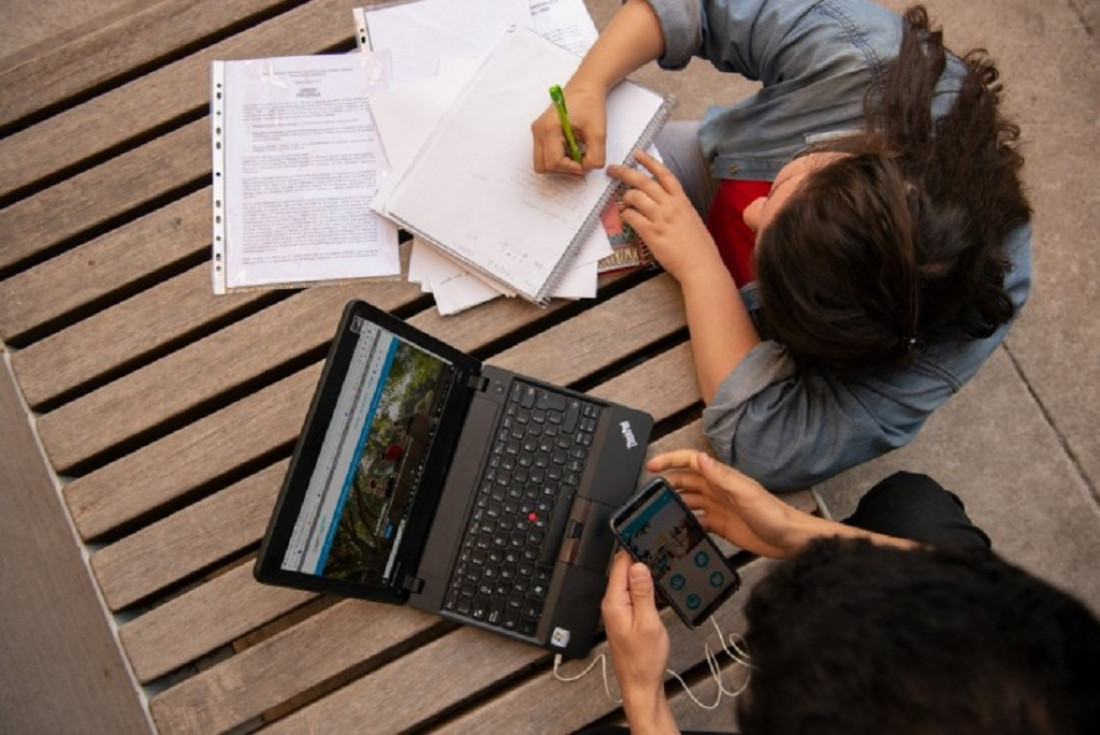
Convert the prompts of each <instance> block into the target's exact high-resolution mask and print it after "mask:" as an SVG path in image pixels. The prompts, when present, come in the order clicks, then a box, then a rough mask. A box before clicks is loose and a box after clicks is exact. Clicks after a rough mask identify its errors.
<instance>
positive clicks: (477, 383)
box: [466, 375, 489, 391]
mask: <svg viewBox="0 0 1100 735" xmlns="http://www.w3.org/2000/svg"><path fill="white" fill-rule="evenodd" d="M466 387H467V388H469V389H470V390H476V391H484V390H485V389H486V388H488V387H489V379H488V378H485V377H482V376H480V375H471V376H470V381H469V382H468V383H467V384H466Z"/></svg>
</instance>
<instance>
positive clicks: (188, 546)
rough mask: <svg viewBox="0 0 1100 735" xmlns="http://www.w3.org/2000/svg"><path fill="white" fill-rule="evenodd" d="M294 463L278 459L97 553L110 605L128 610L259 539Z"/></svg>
mask: <svg viewBox="0 0 1100 735" xmlns="http://www.w3.org/2000/svg"><path fill="white" fill-rule="evenodd" d="M289 464H290V462H289V460H286V461H282V462H277V463H275V464H273V465H272V466H270V467H268V468H267V469H265V470H262V471H261V472H257V473H256V474H254V475H251V476H249V477H248V478H246V479H244V480H242V481H240V482H238V483H235V484H233V485H231V486H230V487H227V488H226V489H225V490H223V491H221V492H219V493H216V494H215V495H212V496H210V497H209V498H205V499H204V500H202V501H200V502H198V503H195V504H193V505H189V506H187V507H186V508H184V509H183V510H181V511H179V512H178V513H174V514H173V515H171V516H169V517H168V518H165V519H164V520H162V521H159V522H157V523H154V524H152V525H149V526H146V527H145V528H142V529H141V530H140V531H138V532H136V533H134V534H132V535H130V536H127V537H126V538H124V539H122V540H121V541H118V542H116V543H113V544H111V545H109V546H106V547H104V548H102V549H100V550H99V551H97V552H95V553H94V554H92V558H91V564H92V571H93V572H94V573H95V575H96V579H97V580H98V581H99V588H100V590H102V592H103V596H104V598H105V599H106V600H107V604H108V605H109V606H110V607H111V609H112V610H118V609H121V608H124V607H126V606H127V605H130V604H132V603H134V602H136V601H137V600H140V599H142V598H144V597H146V596H148V595H151V594H152V593H154V592H156V591H157V590H159V589H162V588H163V587H166V586H168V585H170V584H172V583H173V582H175V581H177V580H180V579H183V578H184V577H186V576H188V575H190V574H194V573H195V572H196V571H198V570H200V569H204V568H206V567H208V566H210V565H213V564H215V563H217V562H219V561H221V560H223V559H226V558H228V557H230V556H231V555H233V554H237V553H240V552H241V551H242V550H243V549H245V548H247V547H248V546H250V545H251V544H254V543H256V542H257V541H258V540H259V539H260V537H261V536H263V533H264V529H265V528H266V526H267V519H268V518H269V517H270V515H271V509H272V508H274V507H275V498H276V496H277V495H278V490H279V486H280V485H281V483H282V481H283V476H284V475H285V474H286V469H287V466H288V465H289ZM165 549H171V553H168V554H165V553H163V552H164V550H165Z"/></svg>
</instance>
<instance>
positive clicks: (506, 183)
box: [385, 27, 663, 300]
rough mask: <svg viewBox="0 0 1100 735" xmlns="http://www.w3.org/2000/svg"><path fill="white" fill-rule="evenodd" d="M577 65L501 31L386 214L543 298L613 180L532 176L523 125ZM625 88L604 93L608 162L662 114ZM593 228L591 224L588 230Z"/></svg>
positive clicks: (599, 174)
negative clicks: (573, 243) (543, 293)
mask: <svg viewBox="0 0 1100 735" xmlns="http://www.w3.org/2000/svg"><path fill="white" fill-rule="evenodd" d="M579 63H580V57H578V56H576V55H575V54H573V53H572V52H570V51H568V50H566V49H563V48H562V47H560V46H557V45H556V44H554V43H552V42H550V41H548V40H546V39H544V38H542V37H541V36H539V35H538V34H537V33H535V32H534V31H531V30H529V29H526V28H522V27H516V28H513V29H511V30H509V31H507V32H506V33H505V34H504V35H503V37H502V39H501V41H500V42H499V43H498V44H497V46H496V47H495V48H494V50H493V52H492V53H491V54H490V56H489V57H488V59H487V60H486V61H485V62H484V63H483V64H482V66H481V67H480V68H479V70H478V72H477V73H476V74H475V76H474V78H473V79H472V80H471V82H470V83H469V84H468V85H467V86H466V88H465V89H464V90H463V91H462V93H461V94H460V95H459V96H458V99H457V101H456V102H455V104H454V105H453V106H452V107H451V109H450V110H449V111H448V113H447V114H446V115H445V116H444V118H443V120H442V122H441V123H440V124H439V125H438V126H437V127H436V129H435V131H434V133H433V135H432V137H431V138H430V139H429V140H428V142H427V143H426V144H425V146H424V147H423V148H422V149H421V151H420V153H419V155H418V156H417V158H416V160H415V161H414V163H413V164H412V166H411V167H410V168H409V169H408V170H407V171H406V173H405V175H404V177H403V178H402V179H401V180H400V181H399V182H398V184H397V186H396V188H395V190H394V192H393V193H392V195H391V196H390V197H389V199H388V200H387V201H386V204H385V207H386V214H387V215H388V216H390V217H392V218H394V219H395V220H396V221H398V222H399V223H400V224H401V225H402V226H404V227H406V228H407V229H410V230H412V231H413V232H415V233H417V234H420V235H421V236H422V237H424V238H425V239H427V240H429V241H430V242H432V243H433V244H435V245H436V246H437V247H440V248H442V249H443V250H445V251H447V252H449V253H451V254H452V255H454V256H455V257H457V258H458V259H459V260H461V261H462V262H464V263H466V264H467V265H470V266H472V267H474V268H477V269H479V270H482V271H483V272H485V273H486V274H488V275H489V276H490V277H492V278H495V279H497V280H500V281H502V282H504V283H505V284H507V285H509V286H511V287H512V288H514V289H515V290H516V291H518V292H519V293H520V294H521V295H523V296H525V297H527V298H529V299H531V300H538V295H539V293H540V291H542V289H543V288H544V286H545V285H546V284H547V283H548V281H549V280H550V278H551V275H552V274H553V273H554V271H555V268H556V267H557V266H558V263H559V261H561V260H562V258H563V256H564V255H565V253H566V252H567V251H568V250H569V248H570V245H571V243H572V242H573V241H574V239H575V238H577V237H578V235H580V234H583V233H581V229H582V225H585V224H586V222H587V221H590V220H592V218H591V217H590V216H589V215H590V214H591V213H592V212H593V210H594V209H595V208H596V207H597V206H598V205H599V204H600V203H601V202H600V200H601V198H602V197H604V196H605V195H606V193H607V192H608V190H609V188H611V187H612V186H613V184H614V182H613V181H612V180H611V179H610V178H609V177H608V176H607V175H606V174H605V173H604V172H603V171H602V170H600V171H592V172H589V173H588V174H587V175H586V176H584V177H583V178H574V177H570V176H545V175H539V174H536V173H535V172H534V170H533V168H532V157H531V156H532V141H531V132H530V124H531V121H532V120H533V119H535V117H537V116H538V115H539V114H541V113H542V111H543V110H544V109H546V107H547V105H548V104H549V102H550V99H549V94H548V91H547V90H548V89H549V87H550V86H551V85H553V84H558V83H563V82H565V81H566V80H568V79H569V77H570V76H572V74H573V72H574V71H575V70H576V67H577V65H578V64H579ZM662 105H663V100H662V98H661V97H660V96H659V95H657V94H656V93H654V92H651V91H649V90H647V89H645V88H642V87H639V86H637V85H635V84H633V83H630V82H624V83H623V84H620V85H619V86H618V87H616V88H615V90H613V92H612V93H611V95H609V97H608V106H607V109H608V144H607V152H608V156H607V159H608V161H609V162H610V161H618V162H621V161H624V160H625V159H626V157H627V156H628V155H629V153H630V152H631V151H632V150H633V148H634V146H635V145H636V144H637V143H638V142H639V139H640V138H642V136H643V133H644V132H645V131H646V130H647V129H649V127H650V123H651V122H652V121H653V120H654V118H655V117H657V116H658V114H659V113H660V111H661V110H662ZM593 223H594V222H593Z"/></svg>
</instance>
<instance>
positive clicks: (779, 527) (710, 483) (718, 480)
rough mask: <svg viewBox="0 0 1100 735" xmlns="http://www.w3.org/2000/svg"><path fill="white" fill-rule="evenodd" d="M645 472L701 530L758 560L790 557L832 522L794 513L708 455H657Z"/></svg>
mask: <svg viewBox="0 0 1100 735" xmlns="http://www.w3.org/2000/svg"><path fill="white" fill-rule="evenodd" d="M646 469H648V470H649V471H650V472H653V473H657V474H661V475H662V476H663V477H664V478H665V479H666V480H668V481H669V483H670V484H671V485H672V486H673V487H674V488H676V489H677V490H678V491H679V492H680V496H681V497H682V498H683V499H684V502H685V503H687V506H688V507H689V508H691V509H692V510H693V511H695V512H696V514H697V515H698V517H699V520H700V521H701V522H702V524H703V528H705V529H706V530H708V531H710V532H712V533H716V534H718V535H719V536H722V537H723V538H725V539H727V540H729V541H730V542H731V543H733V544H736V545H737V546H739V547H741V548H742V549H745V550H747V551H751V552H753V553H755V554H760V555H761V556H767V557H772V558H785V557H789V556H792V555H793V554H796V553H797V552H798V551H799V550H800V549H801V548H802V547H803V546H805V545H806V544H807V543H808V542H809V541H810V539H811V538H813V537H814V536H818V535H823V534H824V533H827V532H828V530H827V529H826V528H825V527H824V526H823V525H822V524H823V523H825V524H828V523H829V522H828V521H824V519H819V518H816V517H814V516H812V515H810V514H809V513H804V512H802V511H800V510H798V509H796V508H793V507H791V506H790V505H788V504H787V503H785V502H783V501H782V500H780V499H779V498H777V497H776V496H774V495H772V494H771V493H770V492H768V491H767V490H765V489H764V487H763V486H761V485H760V483H758V482H756V481H755V480H753V479H752V478H750V477H748V476H746V475H743V474H741V473H740V472H738V471H737V470H735V469H733V468H732V467H729V466H728V465H725V464H722V463H721V462H719V461H718V460H716V459H714V458H713V457H711V456H709V455H708V454H706V453H705V452H698V451H695V450H690V449H686V450H681V451H676V452H667V453H665V454H659V455H657V456H655V457H653V458H652V459H650V460H649V461H648V462H647V463H646ZM829 525H830V526H832V525H833V524H829ZM836 525H839V524H836Z"/></svg>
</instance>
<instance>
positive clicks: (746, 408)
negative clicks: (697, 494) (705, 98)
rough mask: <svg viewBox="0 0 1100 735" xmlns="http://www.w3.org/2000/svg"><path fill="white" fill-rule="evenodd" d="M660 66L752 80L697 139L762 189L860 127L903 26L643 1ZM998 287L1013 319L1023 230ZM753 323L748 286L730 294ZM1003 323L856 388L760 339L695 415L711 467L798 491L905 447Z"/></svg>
mask: <svg viewBox="0 0 1100 735" xmlns="http://www.w3.org/2000/svg"><path fill="white" fill-rule="evenodd" d="M649 2H650V5H651V6H652V7H653V9H654V10H655V11H656V13H657V16H658V18H659V19H660V22H661V28H662V32H663V34H664V40H665V54H664V56H663V57H662V58H661V59H659V60H658V63H659V64H660V65H661V66H662V67H664V68H667V69H681V68H683V67H684V66H686V65H687V63H688V62H689V61H690V60H691V59H692V58H693V57H695V56H698V57H701V58H703V59H706V60H708V61H709V62H710V63H711V64H713V65H714V66H715V67H716V68H717V69H719V70H721V71H728V72H735V73H739V74H742V75H743V76H745V77H747V78H749V79H752V80H757V81H760V82H761V83H762V84H763V87H762V89H761V90H760V91H759V92H757V93H756V94H754V95H753V96H751V97H749V98H748V99H746V100H744V101H742V102H740V103H739V104H736V105H734V106H733V107H725V108H712V109H710V110H709V111H708V112H707V114H706V116H705V117H704V119H703V121H702V123H701V124H700V128H699V141H700V145H701V147H702V150H703V154H704V155H705V156H706V158H707V160H708V161H711V172H712V174H713V175H714V176H715V177H716V178H719V179H738V178H744V179H750V180H766V181H770V180H773V179H774V178H775V175H776V173H777V172H778V171H779V169H780V168H782V167H783V166H784V165H785V164H786V163H788V162H789V161H790V160H791V159H792V158H793V157H794V156H795V155H797V154H798V153H799V152H800V151H801V150H802V149H803V148H804V147H805V146H806V145H807V144H808V143H811V142H813V141H814V140H815V139H817V138H820V137H824V136H828V135H830V134H836V133H842V132H846V131H847V132H851V131H854V130H858V129H860V128H861V127H862V126H863V96H864V94H865V92H866V91H867V89H868V87H869V85H870V83H871V81H872V79H873V78H875V77H876V76H877V75H878V74H880V73H881V72H882V71H883V70H884V65H885V64H887V63H889V62H890V61H891V60H892V59H893V58H895V57H896V56H897V53H898V49H899V46H900V42H901V33H902V19H901V17H900V16H899V15H897V14H896V13H894V12H893V11H890V10H887V9H885V8H883V7H881V6H878V5H875V4H874V3H871V2H868V1H867V0H817V1H816V2H814V1H811V0H709V1H708V0H649ZM965 72H966V66H965V64H964V63H963V62H962V61H961V60H960V59H958V58H957V57H955V56H953V55H949V56H948V66H947V69H946V70H945V71H944V74H943V76H942V77H941V78H940V81H939V83H938V84H937V86H936V93H935V97H934V100H933V114H935V115H942V114H943V113H944V112H945V111H946V110H948V109H950V106H951V104H953V102H954V97H955V92H956V90H957V89H958V87H959V84H960V82H961V80H962V78H963V76H964V75H965ZM1004 247H1005V252H1006V254H1007V255H1008V257H1009V260H1010V262H1011V264H1012V265H1011V269H1010V270H1009V272H1008V273H1007V275H1006V277H1005V285H1006V288H1007V291H1008V295H1009V297H1010V298H1011V299H1012V302H1013V304H1014V305H1015V306H1016V313H1017V314H1018V313H1019V310H1020V308H1021V307H1022V306H1023V304H1024V302H1025V301H1026V300H1027V296H1028V292H1029V291H1030V288H1031V228H1030V226H1029V225H1028V226H1024V227H1021V228H1019V229H1018V230H1016V231H1014V232H1013V233H1012V234H1011V235H1010V236H1009V238H1008V239H1007V240H1006V242H1005V245H1004ZM741 295H742V298H743V299H744V301H745V305H746V306H747V307H748V308H749V311H750V313H753V314H754V317H755V316H757V314H756V313H755V312H758V311H759V298H758V296H757V293H756V290H755V287H754V284H750V285H749V286H747V287H745V288H743V289H742V290H741ZM1009 326H1010V325H1009V324H1005V325H1002V326H1001V328H1000V329H998V330H997V332H996V333H995V334H993V335H992V336H991V337H988V338H985V339H977V340H975V339H968V338H966V337H965V336H964V335H961V334H960V335H956V336H948V337H944V338H942V339H940V341H938V342H935V343H932V344H929V345H927V346H926V347H925V349H924V350H923V351H922V353H921V355H920V357H919V358H918V359H917V361H916V363H915V364H914V365H913V366H912V367H911V368H908V369H905V370H902V371H890V372H887V371H868V372H866V373H864V374H861V375H859V376H857V377H854V378H852V377H848V378H844V379H840V378H837V377H834V376H829V375H822V374H818V373H808V372H802V371H799V370H798V369H797V368H796V367H795V365H794V362H793V361H792V360H791V358H790V355H789V354H788V353H787V350H786V349H785V348H784V347H783V345H781V344H779V343H777V342H775V341H772V340H767V339H765V340H764V341H763V342H761V344H759V345H757V346H756V347H755V348H754V349H753V350H752V351H751V352H750V353H749V354H748V355H747V356H746V357H745V359H744V360H742V361H741V363H740V364H739V365H738V366H737V367H736V368H735V369H734V370H733V371H732V372H731V373H730V374H729V375H728V376H726V378H725V379H724V381H723V382H722V384H721V386H719V389H718V393H717V395H716V396H715V398H714V400H713V401H712V402H711V403H710V405H708V406H707V407H706V409H705V410H704V412H703V423H704V430H705V432H706V434H707V437H708V439H709V440H710V442H711V444H712V445H713V447H714V449H715V451H716V452H717V453H718V456H719V457H720V458H721V459H723V460H724V461H726V462H729V463H731V464H733V465H734V466H736V467H737V468H738V469H740V470H741V471H742V472H745V473H746V474H748V475H751V476H753V477H755V478H757V479H758V480H760V481H761V482H763V483H764V484H765V485H767V486H768V487H769V488H771V489H773V490H788V489H795V488H801V487H807V486H809V485H812V484H814V483H816V482H819V481H822V480H825V479H827V478H829V477H831V476H833V475H835V474H837V473H838V472H840V471H842V470H844V469H846V468H848V467H851V466H853V465H855V464H858V463H860V462H864V461H866V460H869V459H872V458H874V457H877V456H879V455H882V454H885V453H886V452H888V451H890V450H892V449H896V448H897V447H900V446H902V445H904V444H906V443H907V442H909V441H910V440H911V439H913V437H915V436H916V434H917V432H918V431H919V430H920V428H921V426H922V425H923V424H924V421H925V419H927V418H928V416H929V414H931V412H932V411H933V410H935V409H936V408H938V407H939V406H940V405H942V404H943V403H945V402H946V401H947V399H949V398H950V397H951V396H952V395H953V394H954V393H955V392H957V391H958V390H959V388H960V387H962V385H963V384H964V383H966V381H967V380H969V379H970V378H971V377H972V376H973V375H974V374H975V373H976V372H977V371H978V368H979V367H980V366H981V364H982V363H983V362H984V361H985V360H986V358H987V357H989V355H990V354H991V353H992V352H993V350H994V349H995V348H996V347H997V346H998V345H999V344H1000V343H1001V342H1002V341H1003V340H1004V338H1005V335H1006V334H1007V333H1008V329H1009Z"/></svg>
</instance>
